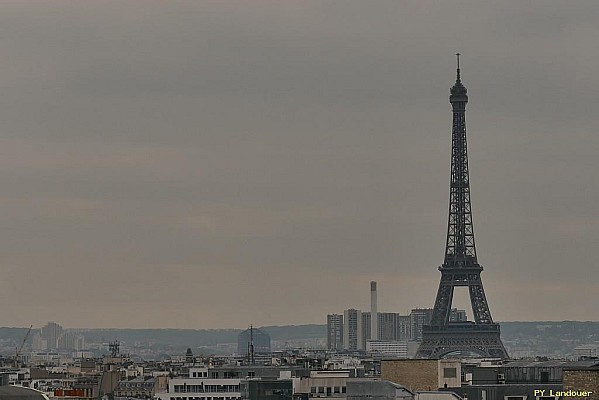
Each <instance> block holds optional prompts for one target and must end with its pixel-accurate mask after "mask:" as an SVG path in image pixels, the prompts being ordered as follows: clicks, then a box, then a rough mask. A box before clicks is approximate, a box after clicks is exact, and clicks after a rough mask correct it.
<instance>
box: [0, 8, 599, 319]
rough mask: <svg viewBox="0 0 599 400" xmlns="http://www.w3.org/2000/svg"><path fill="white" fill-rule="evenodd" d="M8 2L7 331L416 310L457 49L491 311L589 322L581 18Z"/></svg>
mask: <svg viewBox="0 0 599 400" xmlns="http://www.w3.org/2000/svg"><path fill="white" fill-rule="evenodd" d="M0 10H1V12H0V54H2V62H0V72H1V74H0V93H1V95H0V120H1V121H2V129H1V134H0V186H1V188H2V189H1V191H0V228H1V229H0V268H1V269H0V271H1V272H2V279H1V280H0V301H1V302H2V304H3V305H4V306H3V307H2V310H1V311H0V325H15V326H28V324H34V325H37V326H39V325H42V324H43V323H45V321H47V320H56V321H57V322H59V323H62V324H63V325H66V326H72V327H84V326H85V327H101V326H102V327H185V328H216V327H244V326H247V325H249V324H250V323H253V324H254V325H262V324H269V325H271V324H290V323H323V322H324V321H325V317H326V313H331V312H340V311H342V310H343V309H345V308H349V307H356V308H363V309H366V308H368V301H369V296H368V282H369V281H370V280H373V279H374V280H377V281H379V288H380V289H379V293H380V295H379V309H380V310H382V311H399V312H403V313H407V312H408V310H409V309H410V308H412V307H417V306H421V307H423V306H431V305H432V303H433V301H434V297H435V294H436V289H437V285H438V282H439V272H438V271H437V269H436V268H437V266H438V265H439V264H440V263H441V262H442V258H443V250H444V248H443V246H444V241H445V230H446V223H447V201H448V181H449V155H450V132H451V126H450V125H451V108H450V105H449V103H448V96H449V90H448V89H449V87H450V86H451V85H452V84H453V81H454V79H455V56H454V53H456V52H458V51H459V52H461V53H462V54H463V58H462V76H463V81H464V83H465V85H466V87H467V88H468V90H469V95H470V103H469V105H468V113H467V121H468V122H467V124H468V140H469V151H470V168H471V183H472V200H473V210H474V222H475V231H476V238H477V247H478V253H479V259H480V262H481V263H482V264H483V265H484V266H485V272H484V274H483V280H484V283H485V289H486V291H487V297H488V299H489V302H490V306H491V311H492V313H493V316H494V318H495V319H496V320H500V321H501V320H562V319H579V320H598V319H599V311H598V310H599V299H598V298H597V296H593V295H592V293H594V292H596V291H597V287H599V274H597V262H596V257H597V255H596V254H597V253H596V251H597V248H598V247H599V246H598V245H599V239H598V238H599V203H598V201H597V200H598V198H599V184H598V183H597V177H596V174H597V171H599V161H598V160H599V157H598V155H599V135H598V134H597V127H598V126H599V113H598V106H599V95H598V93H599V77H598V76H599V75H598V74H597V71H599V44H598V42H597V40H596V39H597V37H599V27H598V26H597V24H596V21H597V20H599V8H598V7H597V6H596V4H595V2H593V1H589V2H576V3H572V2H565V1H564V2H541V1H536V2H509V3H501V2H495V4H481V3H480V2H475V1H472V2H451V3H439V2H414V3H405V2H396V1H377V2H364V1H348V0H344V1H319V2H318V1H301V2H299V1H296V2H291V1H284V2H280V1H269V0H256V1H252V2H248V1H236V2H234V1H228V2H221V1H201V2H184V1H177V2H158V1H155V2H153V1H143V2H142V1H127V2H119V1H95V2H66V1H65V2H62V1H54V2H47V1H39V2H34V1H30V2H21V1H6V2H3V3H2V4H0ZM458 297H459V298H458V305H459V306H465V305H466V304H465V297H466V296H465V294H464V293H460V295H459V296H458Z"/></svg>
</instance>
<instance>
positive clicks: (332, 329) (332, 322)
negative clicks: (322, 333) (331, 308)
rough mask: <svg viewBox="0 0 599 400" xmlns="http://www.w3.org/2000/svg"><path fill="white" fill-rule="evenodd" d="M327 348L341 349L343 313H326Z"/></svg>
mask: <svg viewBox="0 0 599 400" xmlns="http://www.w3.org/2000/svg"><path fill="white" fill-rule="evenodd" d="M327 349H329V350H336V351H340V350H343V315H341V314H329V315H327Z"/></svg>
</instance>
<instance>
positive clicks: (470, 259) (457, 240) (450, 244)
mask: <svg viewBox="0 0 599 400" xmlns="http://www.w3.org/2000/svg"><path fill="white" fill-rule="evenodd" d="M449 101H450V103H451V105H452V108H453V124H452V131H451V179H450V190H449V218H448V222H447V240H446V246H445V258H444V262H443V265H442V266H440V267H439V271H441V281H440V283H439V289H438V291H437V298H436V300H435V306H434V309H433V315H432V318H431V322H430V325H429V326H425V327H424V330H423V341H422V343H421V344H420V347H419V348H418V353H417V355H416V357H417V358H438V357H441V356H442V355H444V354H447V353H450V352H452V351H457V350H465V351H472V352H475V353H478V354H480V355H482V356H488V357H501V358H507V357H508V355H507V352H506V350H505V348H504V347H503V343H501V338H500V332H499V325H498V324H495V323H493V318H492V317H491V311H490V310H489V305H488V303H487V298H486V296H485V291H484V289H483V283H482V280H481V277H480V274H481V272H482V270H483V268H482V267H481V266H480V265H479V264H478V261H477V255H476V246H475V241H474V226H473V222H472V206H471V203H470V178H469V171H468V146H467V142H466V104H467V103H468V95H467V90H466V88H465V87H464V85H463V84H462V81H461V79H460V69H459V59H458V70H457V79H456V83H455V85H454V86H453V87H452V88H451V95H450V97H449ZM457 286H467V287H468V292H469V295H470V303H471V305H472V313H473V317H474V323H470V324H467V325H459V326H457V328H458V329H457V330H456V329H455V328H456V325H455V324H453V323H450V322H449V317H450V314H451V306H452V302H453V293H454V288H455V287H457Z"/></svg>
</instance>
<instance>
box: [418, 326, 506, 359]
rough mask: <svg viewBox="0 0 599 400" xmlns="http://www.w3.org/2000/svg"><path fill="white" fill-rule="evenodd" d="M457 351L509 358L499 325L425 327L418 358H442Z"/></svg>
mask: <svg viewBox="0 0 599 400" xmlns="http://www.w3.org/2000/svg"><path fill="white" fill-rule="evenodd" d="M457 350H460V351H468V352H472V353H476V354H479V355H480V356H483V357H497V358H507V351H506V350H505V347H504V346H503V343H502V342H501V332H500V329H499V325H498V324H491V325H486V326H484V327H479V326H476V325H474V324H472V325H461V324H455V325H453V326H452V325H449V326H446V327H424V330H423V341H422V343H421V344H420V346H419V348H418V354H417V355H416V357H417V358H441V357H443V356H444V355H446V354H448V353H451V352H453V351H457Z"/></svg>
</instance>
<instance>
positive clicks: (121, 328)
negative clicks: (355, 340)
mask: <svg viewBox="0 0 599 400" xmlns="http://www.w3.org/2000/svg"><path fill="white" fill-rule="evenodd" d="M48 322H54V323H56V324H58V325H60V326H62V327H63V328H66V329H81V330H84V329H85V330H178V331H184V330H186V331H244V330H246V329H249V328H250V327H249V326H248V327H245V328H176V327H170V328H154V327H146V328H132V327H120V328H118V327H101V328H85V327H67V326H64V325H62V324H61V323H59V322H56V321H48ZM48 322H46V324H47V323H48ZM560 322H585V323H599V321H593V320H585V321H582V320H568V319H566V320H539V321H523V320H520V321H499V322H496V323H497V324H506V323H507V324H512V323H529V324H533V323H534V324H540V323H560ZM326 325H327V324H326V323H325V324H316V323H312V324H288V325H262V326H253V327H254V328H256V329H262V328H288V327H303V326H319V327H320V326H321V327H326ZM40 328H41V326H40V327H37V328H36V327H35V326H34V327H33V328H32V329H40ZM0 329H29V327H27V326H0Z"/></svg>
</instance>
